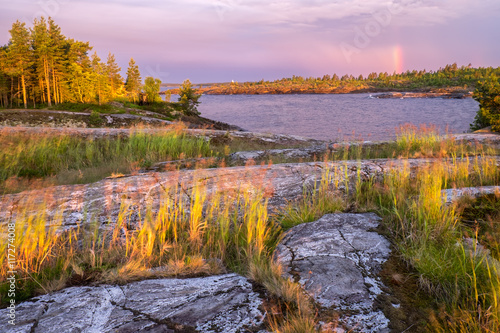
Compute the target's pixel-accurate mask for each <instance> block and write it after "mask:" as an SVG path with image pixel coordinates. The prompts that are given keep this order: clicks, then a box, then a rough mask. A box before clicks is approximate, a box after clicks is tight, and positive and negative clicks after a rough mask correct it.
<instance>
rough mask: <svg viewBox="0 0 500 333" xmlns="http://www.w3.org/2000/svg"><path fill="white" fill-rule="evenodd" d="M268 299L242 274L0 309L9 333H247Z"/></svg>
mask: <svg viewBox="0 0 500 333" xmlns="http://www.w3.org/2000/svg"><path fill="white" fill-rule="evenodd" d="M261 302H262V300H261V299H260V297H259V295H258V294H257V293H255V292H254V291H253V290H252V286H251V284H250V283H249V282H248V281H247V280H246V279H245V278H243V277H241V276H238V275H236V274H226V275H218V276H210V277H204V278H193V279H160V280H145V281H140V282H134V283H130V284H127V285H124V286H111V285H103V286H98V287H72V288H67V289H65V290H62V291H59V292H56V293H54V294H50V295H43V296H40V297H38V298H34V299H32V300H30V301H26V302H23V303H21V304H19V305H18V306H17V307H16V325H15V326H12V325H10V324H9V323H8V320H9V319H8V317H7V309H2V310H0V327H2V332H5V333H30V332H31V333H38V332H40V333H51V332H54V333H62V332H88V333H90V332H95V333H105V332H120V333H129V332H130V333H132V332H228V333H230V332H244V331H245V332H246V331H257V330H259V329H260V327H261V326H262V323H263V320H264V313H263V312H262V311H261V310H260V309H259V307H260V305H261Z"/></svg>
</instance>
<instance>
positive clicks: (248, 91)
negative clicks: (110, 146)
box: [160, 85, 472, 99]
mask: <svg viewBox="0 0 500 333" xmlns="http://www.w3.org/2000/svg"><path fill="white" fill-rule="evenodd" d="M178 90H179V89H177V88H173V89H168V91H170V93H171V94H178ZM196 92H197V93H198V94H203V95H306V94H310V95H337V94H338V95H340V94H377V95H374V96H373V97H375V98H403V99H404V98H452V99H463V98H471V97H472V91H471V90H464V89H457V88H422V89H417V90H403V89H386V88H361V89H351V88H346V87H335V88H316V89H307V88H289V87H277V88H276V87H272V88H267V87H240V86H229V85H223V86H210V87H205V88H203V87H202V88H198V89H196ZM160 94H165V91H162V92H160Z"/></svg>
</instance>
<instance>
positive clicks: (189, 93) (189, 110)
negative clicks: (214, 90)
mask: <svg viewBox="0 0 500 333" xmlns="http://www.w3.org/2000/svg"><path fill="white" fill-rule="evenodd" d="M200 97H201V95H198V94H196V93H195V91H194V90H193V86H192V84H191V81H189V80H185V81H184V82H183V83H182V86H181V87H180V89H179V103H180V104H181V106H182V109H183V110H184V113H185V114H186V115H189V116H196V115H199V114H200V113H199V112H198V109H197V107H198V104H200V102H199V101H198V100H199V99H200Z"/></svg>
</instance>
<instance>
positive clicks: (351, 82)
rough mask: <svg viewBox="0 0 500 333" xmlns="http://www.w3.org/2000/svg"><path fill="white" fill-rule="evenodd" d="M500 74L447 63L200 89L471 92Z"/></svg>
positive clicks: (220, 91)
mask: <svg viewBox="0 0 500 333" xmlns="http://www.w3.org/2000/svg"><path fill="white" fill-rule="evenodd" d="M491 76H496V77H500V67H497V68H493V67H479V68H474V67H472V64H469V65H467V66H460V67H459V66H458V65H457V64H456V63H454V64H451V65H446V66H445V67H444V68H439V69H438V70H435V71H433V70H429V71H428V70H425V69H423V70H419V71H418V70H413V71H406V72H403V73H396V72H394V73H392V74H389V73H387V72H381V73H376V72H372V73H370V74H369V75H368V76H363V75H359V76H353V75H348V74H346V75H343V76H339V75H337V74H332V75H330V74H326V75H324V76H323V77H307V78H305V77H302V76H295V75H294V76H292V77H291V78H282V79H279V80H274V81H265V80H260V81H257V82H241V83H240V82H231V83H226V84H214V85H212V86H210V87H206V88H202V89H200V90H199V91H201V92H203V93H206V94H300V93H302V94H308V93H316V94H343V93H376V92H386V91H399V92H407V91H414V92H442V93H450V92H457V93H468V92H471V91H473V90H474V89H475V87H476V86H477V83H478V82H483V81H485V80H487V79H489V78H490V77H491Z"/></svg>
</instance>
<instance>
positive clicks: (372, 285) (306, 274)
mask: <svg viewBox="0 0 500 333" xmlns="http://www.w3.org/2000/svg"><path fill="white" fill-rule="evenodd" d="M380 220H381V218H380V217H378V216H377V215H375V214H373V213H366V214H348V213H342V214H327V215H325V216H323V217H322V218H321V219H319V220H317V221H315V222H310V223H304V224H301V225H298V226H296V227H293V228H292V229H290V230H289V231H288V233H287V234H286V236H285V237H284V238H283V240H282V241H281V242H280V244H279V245H278V247H277V248H276V252H275V257H276V259H277V260H278V261H279V262H280V263H281V264H282V265H283V267H285V270H286V273H285V275H286V276H287V277H290V278H292V279H294V280H295V281H298V282H299V283H300V284H301V285H303V287H304V289H305V290H306V291H307V292H308V293H309V294H310V295H311V296H312V297H313V298H314V299H315V300H316V302H318V303H319V304H320V305H321V306H323V307H325V308H330V307H333V308H334V309H335V310H337V311H339V312H340V319H339V321H340V322H339V323H340V324H342V325H343V326H344V327H345V328H346V329H348V330H353V331H355V332H389V328H388V326H389V320H388V319H387V318H386V317H385V315H384V314H383V313H382V311H381V310H378V309H376V308H375V306H374V305H375V299H376V298H377V296H378V295H380V294H381V293H382V292H383V291H382V289H383V288H384V286H383V284H382V282H381V280H380V278H379V277H378V273H379V271H380V269H381V265H382V263H384V262H385V261H386V260H387V259H388V258H389V254H390V244H389V242H388V241H387V240H386V239H385V238H384V237H383V236H381V235H379V234H378V233H377V232H375V231H371V230H372V229H373V228H376V227H377V226H378V224H379V221H380Z"/></svg>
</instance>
